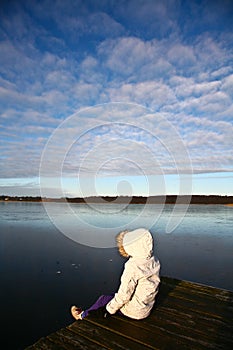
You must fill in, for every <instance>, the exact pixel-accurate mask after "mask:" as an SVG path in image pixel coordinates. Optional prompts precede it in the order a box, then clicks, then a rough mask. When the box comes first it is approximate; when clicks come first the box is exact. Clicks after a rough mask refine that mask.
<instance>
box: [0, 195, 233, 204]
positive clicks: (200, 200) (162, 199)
mask: <svg viewBox="0 0 233 350" xmlns="http://www.w3.org/2000/svg"><path fill="white" fill-rule="evenodd" d="M0 201H24V202H42V201H44V202H66V201H67V202H69V203H100V204H101V203H102V204H106V202H107V203H116V204H117V203H128V204H146V203H147V204H161V203H166V204H175V203H176V202H177V203H180V204H182V203H184V204H186V203H189V202H190V203H191V204H232V203H233V196H217V195H209V196H204V195H193V196H191V200H190V197H189V196H176V195H167V196H149V197H140V196H133V197H127V196H120V197H110V196H106V197H105V196H103V197H86V198H41V197H39V196H37V197H31V196H23V197H17V196H6V195H2V196H0Z"/></svg>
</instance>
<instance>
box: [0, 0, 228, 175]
mask: <svg viewBox="0 0 233 350" xmlns="http://www.w3.org/2000/svg"><path fill="white" fill-rule="evenodd" d="M224 4H226V6H227V8H228V9H230V8H231V6H230V2H225V3H224ZM15 6H16V9H17V11H15V10H14V9H13V7H12V9H11V11H10V12H9V15H6V13H5V14H4V15H2V16H1V19H2V21H1V25H0V27H1V29H0V30H1V34H2V37H3V41H2V42H1V44H0V50H1V55H0V74H1V76H0V99H1V115H0V118H1V128H2V130H1V138H2V143H1V152H2V153H1V156H2V158H1V161H2V164H3V166H2V167H1V174H0V176H2V177H4V176H5V177H10V176H14V177H17V176H29V175H30V176H37V175H38V169H39V163H40V156H41V153H42V150H43V147H44V145H45V142H46V140H48V138H49V136H50V135H51V134H52V132H53V130H54V129H55V128H56V127H57V126H58V125H59V124H60V122H62V121H63V120H65V119H66V118H67V117H68V116H69V115H71V114H72V113H74V112H75V111H76V110H77V109H79V108H83V107H85V106H94V105H96V104H99V103H108V102H112V101H118V102H129V103H135V104H141V105H143V106H145V107H148V108H150V109H151V110H152V111H153V113H152V112H151V115H150V117H148V116H147V117H145V116H143V117H142V118H141V123H142V125H144V126H145V128H147V129H149V130H151V132H152V133H154V132H157V133H158V135H160V137H161V138H162V139H163V140H164V142H167V143H169V142H172V140H169V138H171V136H170V135H166V128H165V127H164V125H162V124H160V125H158V119H157V118H156V116H157V114H156V113H160V115H161V116H163V117H164V119H166V120H167V121H168V122H169V123H171V125H173V126H175V127H176V128H177V130H178V131H179V133H180V137H181V139H182V140H183V142H184V144H185V145H186V147H187V149H188V150H189V152H190V155H191V158H192V161H193V166H194V171H195V172H198V171H200V172H203V171H204V170H205V171H210V172H211V171H231V170H232V157H231V154H232V141H231V139H232V136H231V135H232V113H233V104H232V94H233V90H232V87H233V78H232V77H233V75H232V73H233V72H232V64H231V62H232V59H233V57H232V56H233V55H232V46H231V45H232V44H231V43H232V35H231V33H230V29H228V28H227V26H226V25H225V24H224V23H222V22H223V20H224V18H225V17H227V18H228V12H227V11H226V10H223V9H222V10H221V9H220V7H219V6H220V3H218V4H217V5H216V6H217V8H218V7H219V11H220V14H222V16H223V17H222V18H218V16H217V15H216V14H215V9H216V6H215V5H213V4H212V5H211V6H210V9H209V10H208V7H207V6H206V5H205V4H204V3H202V2H201V3H199V2H195V3H193V2H192V3H189V4H186V5H185V6H184V7H183V6H182V7H181V3H178V4H177V1H159V2H156V3H155V2H154V1H150V0H148V1H139V2H136V3H135V1H127V2H124V1H123V2H119V6H113V5H112V3H111V2H110V3H108V4H107V3H105V2H103V3H102V2H101V4H98V5H97V4H95V3H90V2H89V1H87V2H83V1H68V2H64V1H61V0H59V1H55V2H53V3H51V2H50V1H40V2H39V1H38V2H31V1H26V2H25V6H24V7H22V6H20V4H18V5H17V4H16V3H15ZM192 14H195V16H194V18H192V16H191V15H192ZM204 14H205V15H204ZM183 15H185V16H183ZM182 16H183V17H182ZM191 18H192V23H193V24H194V26H193V27H192V28H193V29H191V26H190V19H191ZM205 18H206V21H207V22H208V23H209V25H210V27H208V26H207V24H205ZM139 19H140V21H139ZM214 21H217V23H218V24H219V25H220V24H221V23H222V24H221V28H222V32H221V31H218V30H217V28H218V26H215V31H214V27H213V24H214ZM228 23H229V22H228ZM188 25H189V27H188ZM198 25H200V28H202V29H203V28H206V29H205V30H201V29H200V28H199V27H198ZM229 28H230V27H229ZM207 29H209V30H207ZM90 113H91V112H90ZM134 113H135V116H134V119H133V118H132V117H130V116H129V115H128V111H122V110H119V116H121V117H122V120H125V121H126V122H132V124H133V122H134V121H135V123H136V121H137V120H139V118H140V115H139V114H140V113H138V112H137V110H136V108H135V110H134ZM98 117H102V119H103V120H104V121H109V120H111V114H109V115H108V116H107V115H103V116H98ZM123 118H124V119H123ZM88 119H89V116H88V115H87V114H85V113H83V114H82V113H81V114H80V118H79V122H80V125H85V126H86V128H87V129H88V128H89V127H91V123H90V120H88ZM100 119H101V118H100ZM114 120H115V119H114V118H113V120H112V121H114ZM116 120H117V117H116ZM75 127H76V129H75V128H74V129H73V130H72V128H70V129H69V130H68V129H67V130H66V132H67V134H66V135H65V136H63V138H65V137H67V138H68V137H69V135H71V136H73V133H74V132H75V130H76V132H77V134H79V129H78V125H76V126H75ZM106 130H107V129H106ZM106 130H105V129H104V128H102V129H101V128H99V129H98V133H96V134H95V132H94V131H93V132H92V133H91V134H90V135H89V136H88V135H87V136H86V138H85V137H83V138H82V148H81V151H82V152H80V153H79V152H78V151H77V152H76V153H75V152H74V153H72V152H70V154H69V157H67V159H66V165H65V166H66V168H65V169H66V171H67V173H69V172H70V173H73V172H74V171H75V170H76V169H78V168H79V167H82V169H83V172H84V173H85V171H86V172H87V173H93V172H94V171H96V165H97V164H99V163H98V162H99V161H100V160H102V161H103V165H102V168H101V169H102V170H103V173H105V174H108V175H110V174H112V175H116V174H117V175H119V174H121V172H125V173H126V174H127V175H129V174H132V173H133V172H134V171H136V170H135V166H134V165H133V163H130V162H128V163H127V166H124V161H122V159H126V157H127V155H128V157H129V155H130V156H132V157H133V154H134V153H136V156H135V158H133V159H134V161H135V164H140V162H141V164H142V165H141V166H142V168H143V169H146V171H147V172H148V173H153V171H155V172H156V171H157V170H158V169H156V166H154V167H151V166H150V158H149V157H148V159H147V158H146V157H144V159H143V160H142V156H140V152H139V151H138V149H139V148H138V147H139V146H140V145H142V144H143V147H144V146H145V147H148V149H149V150H153V152H154V150H156V152H154V153H153V152H152V153H153V154H155V157H156V160H157V162H158V163H159V165H160V166H161V167H162V168H163V169H164V171H165V172H166V171H167V172H168V173H171V172H172V171H173V170H174V163H172V161H171V159H168V158H169V157H168V154H167V153H166V151H165V150H164V149H163V147H162V145H161V144H160V145H159V144H158V142H157V141H155V140H154V139H153V138H152V137H149V136H148V135H147V136H146V137H145V135H144V138H143V133H142V132H139V131H137V132H136V131H135V129H133V127H131V128H128V129H127V128H126V129H125V130H124V131H122V130H120V128H118V129H117V128H115V129H114V132H113V130H108V132H107V131H106ZM121 133H123V134H124V137H125V139H126V140H128V141H129V140H131V141H132V145H131V146H132V149H131V148H130V149H129V150H128V152H127V147H126V144H124V145H123V144H118V145H117V144H116V141H114V142H115V143H114V142H113V140H115V139H116V138H117V137H119V135H121ZM103 139H104V140H105V141H106V142H107V141H108V142H109V144H110V143H111V142H113V145H115V149H113V148H111V147H109V149H108V148H107V149H106V147H105V148H104V149H101V150H100V153H99V154H98V152H96V153H95V154H94V153H90V155H91V154H92V157H90V158H89V159H88V161H86V162H85V164H82V165H80V162H82V161H83V159H84V158H85V154H87V153H88V152H90V151H92V150H94V149H98V147H99V146H98V145H99V144H100V143H101V142H102V141H103ZM145 139H146V141H145ZM142 140H143V141H142ZM61 141H62V142H63V139H62V140H61ZM133 141H134V143H133ZM141 143H142V144H141ZM109 144H108V146H109ZM56 146H57V145H56ZM128 146H129V144H128ZM213 150H214V153H215V154H214V155H213V154H212V153H213ZM59 152H61V149H60V148H59V145H58V146H57V148H56V147H55V148H54V157H55V160H56V156H57V157H59V156H60V153H59ZM114 152H115V153H114ZM71 154H73V155H74V158H72V156H71ZM111 154H114V157H115V158H114V159H112V160H111V161H110V160H108V159H110V158H111ZM73 159H74V160H75V161H73ZM106 160H108V161H106ZM177 161H180V164H181V161H182V160H177ZM157 165H158V164H157ZM52 166H53V164H52V162H51V169H52ZM138 171H139V170H138ZM139 173H140V171H139Z"/></svg>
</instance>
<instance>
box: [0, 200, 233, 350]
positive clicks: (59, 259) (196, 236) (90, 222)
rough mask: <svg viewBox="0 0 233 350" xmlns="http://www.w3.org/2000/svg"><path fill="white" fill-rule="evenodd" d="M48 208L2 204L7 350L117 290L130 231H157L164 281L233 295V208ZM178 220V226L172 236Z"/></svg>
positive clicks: (0, 267) (0, 251)
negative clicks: (120, 243)
mask: <svg viewBox="0 0 233 350" xmlns="http://www.w3.org/2000/svg"><path fill="white" fill-rule="evenodd" d="M46 206H47V207H46V210H45V207H44V205H43V204H42V203H33V202H0V272H1V289H0V296H1V303H2V306H1V323H2V324H1V330H2V334H3V335H2V338H1V340H2V345H3V344H4V349H11V350H16V349H18V350H20V349H23V348H24V347H26V346H27V345H29V344H31V343H33V342H35V341H36V340H38V338H40V337H42V336H45V335H47V334H49V333H51V332H53V331H55V330H57V329H59V328H61V327H64V326H66V325H67V324H69V323H71V322H73V319H72V318H71V316H70V313H69V309H70V306H71V305H73V304H77V305H79V306H81V307H83V308H85V307H87V306H89V305H90V304H91V303H93V302H94V301H95V299H96V298H97V297H98V296H99V295H100V294H103V293H110V292H112V291H116V290H117V287H118V285H119V278H120V274H121V272H122V268H123V264H124V262H125V260H124V259H123V258H122V257H120V256H119V254H118V252H117V249H116V248H115V246H114V244H115V243H114V242H115V241H114V237H115V235H116V234H117V233H118V232H119V231H120V230H121V228H123V227H127V228H129V229H134V228H136V227H147V228H150V231H151V233H152V234H153V236H154V246H155V249H154V251H155V255H156V256H157V257H158V258H159V260H160V262H161V274H162V275H165V276H170V277H175V278H179V279H185V280H189V281H194V282H198V283H202V284H207V285H211V286H216V287H219V288H224V289H229V290H233V274H232V266H233V255H232V251H233V207H227V206H223V205H190V206H189V207H188V210H187V211H186V210H185V208H183V207H182V206H180V210H178V211H176V213H173V210H174V206H173V205H165V206H163V207H161V206H159V205H148V206H146V207H144V206H142V205H129V206H127V207H125V208H123V207H121V206H119V205H117V204H113V205H110V204H105V205H104V204H99V205H98V207H96V206H94V207H92V206H88V205H86V204H70V205H69V206H68V207H67V205H66V204H65V203H47V204H46ZM48 214H49V216H48ZM172 215H173V216H175V220H176V222H177V227H176V228H175V229H174V230H173V231H172V232H171V233H167V229H166V227H167V224H168V221H169V220H170V218H171V216H172ZM51 219H52V220H53V221H51ZM13 329H14V330H13ZM12 330H13V333H14V336H12Z"/></svg>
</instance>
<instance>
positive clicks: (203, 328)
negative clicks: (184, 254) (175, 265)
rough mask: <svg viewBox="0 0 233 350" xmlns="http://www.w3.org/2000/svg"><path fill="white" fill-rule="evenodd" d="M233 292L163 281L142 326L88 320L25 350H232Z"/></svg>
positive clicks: (121, 320)
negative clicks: (150, 311) (152, 307)
mask: <svg viewBox="0 0 233 350" xmlns="http://www.w3.org/2000/svg"><path fill="white" fill-rule="evenodd" d="M232 316H233V292H230V291H226V290H221V289H217V288H213V287H208V286H203V285H200V284H196V283H191V282H187V281H180V280H176V279H172V278H166V277H163V278H162V282H161V286H160V291H159V295H158V299H157V302H156V305H155V307H154V309H153V311H152V313H151V315H150V316H149V317H148V318H146V319H144V320H140V321H136V320H131V319H129V318H126V317H122V316H119V315H114V316H112V317H110V318H108V319H104V320H103V319H101V320H100V319H96V318H93V317H88V318H86V319H85V320H83V321H77V322H74V323H73V324H71V325H69V326H67V327H66V328H64V329H61V330H59V331H57V332H56V333H53V334H51V335H49V336H47V337H46V338H42V339H40V340H39V341H38V342H37V343H35V344H34V345H32V346H30V347H28V348H27V349H26V350H38V349H41V350H43V349H44V350H74V349H97V350H98V349H122V350H130V349H133V350H146V349H155V350H173V349H179V350H182V349H184V350H185V349H188V350H192V349H193V350H205V349H207V350H208V349H216V350H227V349H229V350H230V349H232V348H233V322H232V320H233V317H232Z"/></svg>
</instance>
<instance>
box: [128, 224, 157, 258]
mask: <svg viewBox="0 0 233 350" xmlns="http://www.w3.org/2000/svg"><path fill="white" fill-rule="evenodd" d="M122 243H123V247H124V250H125V252H126V253H127V254H128V255H129V256H131V257H133V258H136V257H137V258H146V259H149V258H151V256H152V253H153V238H152V235H151V233H150V232H149V231H148V230H146V229H144V228H139V229H136V230H134V231H129V232H126V234H125V235H124V238H123V242H122Z"/></svg>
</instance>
